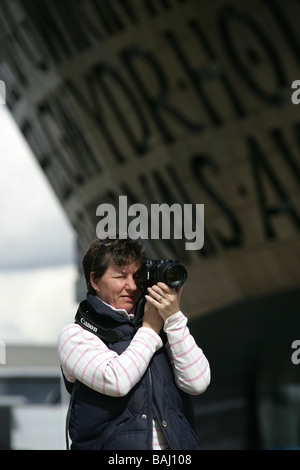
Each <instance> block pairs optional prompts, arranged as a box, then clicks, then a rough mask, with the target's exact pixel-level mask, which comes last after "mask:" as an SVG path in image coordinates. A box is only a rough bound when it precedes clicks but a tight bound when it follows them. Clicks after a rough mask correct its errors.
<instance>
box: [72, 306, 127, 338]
mask: <svg viewBox="0 0 300 470" xmlns="http://www.w3.org/2000/svg"><path fill="white" fill-rule="evenodd" d="M97 317H98V315H97V314H95V313H94V312H92V311H91V310H88V309H86V308H83V306H82V304H80V305H79V307H78V310H77V313H76V315H75V323H78V325H80V326H81V327H82V328H84V329H85V330H87V331H89V332H90V333H93V334H94V335H96V336H98V338H100V339H102V340H103V341H105V342H107V343H116V342H117V341H122V338H121V337H120V336H119V335H118V333H117V332H116V331H115V330H114V329H113V328H107V327H105V326H103V325H100V324H99V319H98V318H97ZM97 320H98V321H97Z"/></svg>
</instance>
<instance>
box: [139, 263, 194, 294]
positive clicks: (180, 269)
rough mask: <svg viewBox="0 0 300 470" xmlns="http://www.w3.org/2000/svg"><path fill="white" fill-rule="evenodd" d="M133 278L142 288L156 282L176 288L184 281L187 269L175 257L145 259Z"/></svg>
mask: <svg viewBox="0 0 300 470" xmlns="http://www.w3.org/2000/svg"><path fill="white" fill-rule="evenodd" d="M134 279H135V282H136V283H137V285H138V286H139V287H141V288H142V289H143V290H145V289H147V287H150V286H153V284H157V283H158V282H164V283H165V284H167V285H168V286H169V287H172V288H173V289H178V288H179V287H181V286H183V285H184V283H185V282H186V280H187V271H186V269H185V267H184V266H182V265H181V264H179V262H178V260H176V259H147V260H145V261H144V262H143V263H142V266H141V267H140V269H139V270H138V271H137V272H136V273H135V275H134Z"/></svg>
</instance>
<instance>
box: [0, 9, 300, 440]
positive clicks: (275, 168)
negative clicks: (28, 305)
mask: <svg viewBox="0 0 300 470" xmlns="http://www.w3.org/2000/svg"><path fill="white" fill-rule="evenodd" d="M299 14H300V5H299V2H298V1H296V0H286V1H284V2H283V1H280V0H254V1H250V0H249V1H248V0H245V1H244V2H238V1H237V0H229V1H225V0H210V1H208V0H143V1H142V0H123V1H118V0H106V1H101V0H82V1H75V0H74V1H56V0H53V1H52V2H48V1H46V0H40V1H39V2H36V1H33V0H22V1H18V0H10V1H5V0H4V1H2V2H1V4H0V31H1V32H0V79H1V80H2V81H3V82H4V83H5V85H6V103H7V107H8V108H9V110H10V112H11V114H12V116H13V118H14V120H15V122H16V123H17V125H18V127H19V129H20V130H21V132H22V134H23V136H24V138H25V139H26V141H27V142H28V145H29V146H30V148H31V150H32V152H33V154H34V156H35V158H36V161H37V162H38V164H39V166H40V168H41V169H42V171H43V173H44V174H45V176H46V177H47V179H48V181H49V183H50V184H51V186H52V188H53V191H54V192H55V195H56V197H57V199H58V200H59V201H60V203H61V206H62V208H63V210H64V212H65V214H66V215H67V217H68V220H69V222H70V224H71V226H72V227H73V230H74V233H75V234H76V257H77V259H78V276H77V281H76V283H77V300H79V299H80V298H81V297H82V296H83V295H84V286H83V282H82V275H81V272H80V267H79V266H80V262H79V261H80V259H81V256H82V253H83V252H84V251H85V249H86V248H87V246H88V245H89V243H90V241H91V240H92V239H94V238H95V237H96V227H97V224H98V222H99V216H97V207H98V206H99V205H100V204H102V203H110V204H113V205H114V206H115V207H116V209H117V212H118V201H119V199H118V198H119V196H120V195H126V196H127V197H128V204H133V203H142V204H144V205H146V206H147V207H150V205H151V204H154V203H158V204H161V203H167V204H168V205H172V204H173V203H180V204H182V205H183V204H192V205H195V204H204V207H205V240H204V246H203V248H202V249H201V250H194V251H187V250H186V249H185V240H177V239H174V238H172V239H171V240H163V239H162V238H160V239H159V240H147V245H148V248H149V254H150V255H151V256H152V257H157V258H161V257H162V258H167V257H176V258H179V259H180V261H181V262H182V263H183V264H184V265H185V266H186V267H187V269H188V272H189V282H188V284H187V285H186V286H185V289H184V296H183V305H182V309H183V311H184V312H185V313H186V314H187V315H188V316H189V318H190V327H191V330H192V332H193V334H194V336H195V337H196V339H197V341H198V343H199V344H200V345H201V346H202V347H203V349H204V351H205V353H206V355H207V357H208V358H209V360H210V363H211V369H212V383H211V385H210V388H209V389H208V390H207V392H206V393H205V394H204V395H203V396H200V397H197V399H195V410H196V419H197V428H198V431H199V435H200V440H201V442H202V447H203V448H204V449H205V448H208V449H251V448H298V447H299V446H300V426H299V424H300V423H299V419H300V387H299V367H300V366H298V362H299V361H298V356H297V354H294V356H293V353H296V352H297V351H295V350H294V349H293V347H292V345H293V343H294V341H295V340H298V338H299V331H300V329H299V326H300V325H299V323H300V319H299V315H298V313H299V301H300V290H299V284H300V270H299V261H300V256H299V254H300V253H299V247H300V238H299V231H300V209H299V194H300V192H299V182H300V167H299V148H300V139H299V131H300V119H299V110H300V107H299V106H298V105H297V102H298V100H297V96H298V95H297V89H296V87H295V88H292V84H293V83H294V82H295V81H296V80H298V79H299V80H300V76H299V57H300V51H299V28H298V20H299ZM129 221H130V218H128V222H129ZM175 223H176V222H174V224H175ZM74 313H75V312H74ZM1 314H2V312H1ZM70 321H72V320H71V319H70ZM11 354H12V357H13V358H14V359H13V360H12V359H11V362H10V363H9V362H8V363H7V364H6V365H5V366H3V365H2V366H1V371H0V372H1V376H0V384H1V393H2V398H1V414H2V416H3V420H4V421H3V422H5V423H6V426H5V427H3V428H2V431H1V433H2V438H1V439H2V443H1V445H2V446H3V447H5V446H8V447H11V448H20V447H23V446H24V447H28V446H29V447H31V446H33V448H40V446H46V445H47V446H49V447H51V448H53V447H54V448H55V447H60V446H62V448H63V445H64V444H63V443H62V442H63V436H62V434H61V433H62V431H63V427H62V426H61V416H62V415H64V412H65V401H64V398H63V396H62V394H61V389H60V374H59V366H58V364H57V358H56V355H55V346H53V347H52V348H50V350H47V349H46V350H45V349H43V347H40V351H38V352H37V351H36V350H34V351H33V350H32V349H31V348H30V347H28V349H26V353H25V350H24V351H23V350H21V349H20V348H18V347H15V349H14V350H11ZM27 355H28V356H27ZM25 356H26V357H27V359H26V360H25V359H24V358H25ZM293 357H294V360H293ZM297 366H298V367H297ZM36 409H39V410H42V409H43V412H45V415H44V417H43V420H42V421H43V423H42V424H37V425H36V426H37V428H38V429H40V431H38V433H39V436H40V437H41V433H42V432H45V435H46V436H47V438H46V440H47V444H45V442H43V443H42V444H40V440H39V438H36V441H35V440H34V438H33V439H32V440H31V441H30V442H28V443H26V442H25V441H24V443H21V444H20V441H18V432H20V433H21V432H22V431H23V430H25V428H26V426H27V427H28V426H29V423H30V427H31V428H32V429H33V427H34V425H33V423H34V422H36V421H34V420H35V419H36V417H37V416H38V415H39V411H36ZM49 410H50V412H49V413H48V411H49ZM55 410H57V411H58V414H57V419H56V421H55V413H54V411H55ZM41 416H42V414H40V417H41ZM52 419H53V420H54V421H55V424H54V421H52ZM52 424H53V426H54V428H55V426H56V429H57V431H54V432H53V433H52V431H51V426H52ZM39 426H40V428H39ZM42 429H44V431H42ZM4 430H6V431H4ZM18 430H19V431H18ZM25 432H27V431H25ZM48 432H49V435H48V434H47V433H48ZM50 434H51V437H50Z"/></svg>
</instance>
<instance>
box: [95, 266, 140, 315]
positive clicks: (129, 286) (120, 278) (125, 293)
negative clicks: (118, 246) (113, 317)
mask: <svg viewBox="0 0 300 470" xmlns="http://www.w3.org/2000/svg"><path fill="white" fill-rule="evenodd" d="M138 269H139V265H138V264H136V263H133V264H128V265H126V266H117V265H116V264H114V263H111V264H110V265H109V266H108V268H107V270H106V271H105V273H104V274H103V276H101V277H100V278H98V279H94V278H93V273H91V284H92V286H93V288H94V289H95V291H96V295H97V297H99V298H100V299H101V300H103V302H106V303H107V304H109V305H111V306H112V307H114V308H123V309H125V310H126V311H127V312H128V313H129V312H130V311H131V310H132V309H133V307H134V306H135V304H136V302H137V300H138V298H139V295H140V290H139V289H138V287H137V286H136V283H135V281H134V278H133V275H134V273H135V272H136V271H137V270H138Z"/></svg>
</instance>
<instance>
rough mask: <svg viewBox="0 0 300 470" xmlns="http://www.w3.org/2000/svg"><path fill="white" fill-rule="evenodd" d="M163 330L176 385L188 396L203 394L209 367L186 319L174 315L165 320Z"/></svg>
mask: <svg viewBox="0 0 300 470" xmlns="http://www.w3.org/2000/svg"><path fill="white" fill-rule="evenodd" d="M164 330H165V332H166V334H167V338H168V343H167V345H166V348H167V351H168V354H169V357H170V361H171V364H172V366H173V369H174V373H175V381H176V384H177V385H178V387H179V388H180V389H181V390H183V391H185V392H187V393H189V394H190V395H199V394H200V393H203V392H204V391H205V390H206V388H207V387H208V385H209V383H210V366H209V362H208V360H207V358H206V357H205V355H204V353H203V351H202V349H201V348H200V347H198V345H197V344H196V342H195V340H194V338H193V336H192V335H191V333H190V331H189V329H188V327H187V318H186V317H185V316H184V315H183V313H182V312H177V313H175V314H174V315H172V316H170V317H168V318H167V319H166V321H165V325H164Z"/></svg>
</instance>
